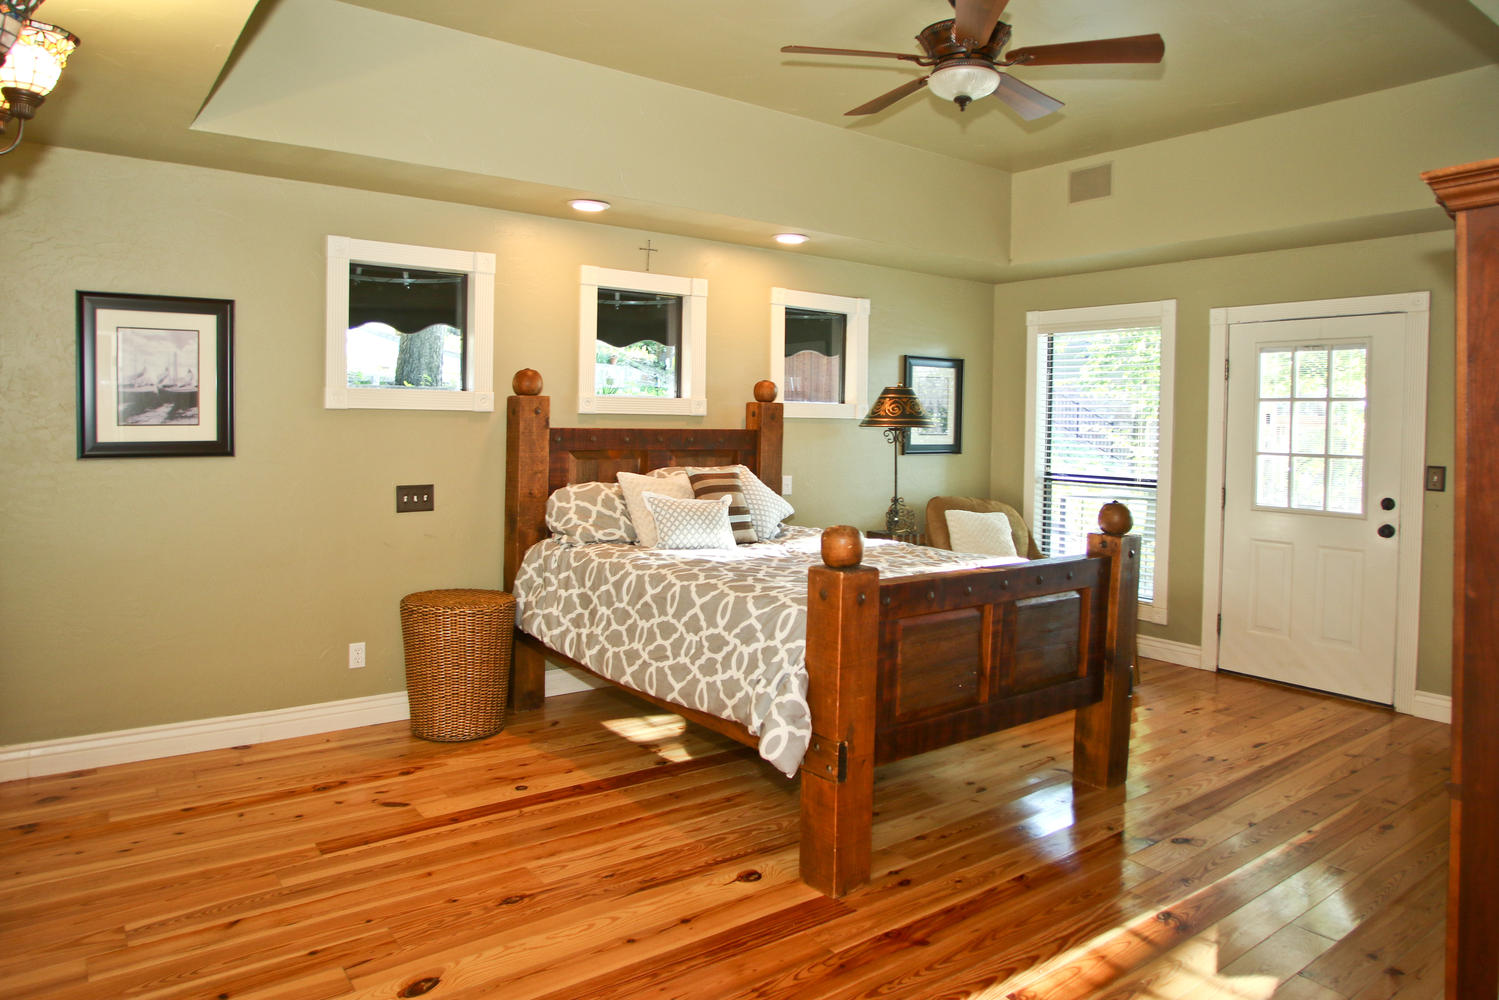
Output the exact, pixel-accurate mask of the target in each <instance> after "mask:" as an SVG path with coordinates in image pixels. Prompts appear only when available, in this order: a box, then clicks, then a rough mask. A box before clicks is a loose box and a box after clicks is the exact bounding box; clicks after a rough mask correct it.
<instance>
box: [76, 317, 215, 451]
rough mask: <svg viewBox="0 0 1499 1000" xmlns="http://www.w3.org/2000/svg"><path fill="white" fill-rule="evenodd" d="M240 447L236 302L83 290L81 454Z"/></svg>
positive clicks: (80, 376) (79, 346) (80, 395)
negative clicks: (236, 407)
mask: <svg viewBox="0 0 1499 1000" xmlns="http://www.w3.org/2000/svg"><path fill="white" fill-rule="evenodd" d="M233 454H234V301H233V300H232V299H200V298H189V297H185V296H178V295H135V294H129V293H123V292H83V291H80V292H78V457H79V458H166V457H174V456H187V455H233Z"/></svg>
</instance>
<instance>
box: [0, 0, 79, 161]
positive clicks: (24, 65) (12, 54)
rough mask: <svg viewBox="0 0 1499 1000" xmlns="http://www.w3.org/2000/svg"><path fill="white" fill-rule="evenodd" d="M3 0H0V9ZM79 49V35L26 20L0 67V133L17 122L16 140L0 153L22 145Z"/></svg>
mask: <svg viewBox="0 0 1499 1000" xmlns="http://www.w3.org/2000/svg"><path fill="white" fill-rule="evenodd" d="M5 4H6V0H0V7H3V6H4V5H5ZM33 6H34V5H33ZM77 47H78V36H76V35H74V34H73V33H72V32H70V31H66V30H64V29H62V28H59V27H57V26H56V25H52V24H47V23H45V22H43V21H27V22H26V23H25V24H24V25H23V26H22V28H21V30H20V32H19V35H18V37H17V38H16V42H15V44H14V45H12V46H11V47H10V51H9V52H7V53H6V56H5V64H4V65H3V66H0V95H3V96H4V98H5V106H4V109H3V110H0V130H3V129H4V127H5V125H6V124H8V123H9V121H10V119H12V118H15V119H18V120H19V122H20V124H18V125H17V126H16V137H15V139H13V140H12V141H11V143H10V145H8V146H6V147H5V148H4V149H0V154H3V153H9V152H10V151H11V150H12V149H15V148H16V146H18V145H19V144H20V142H21V134H22V132H23V131H24V129H25V127H26V123H27V122H28V121H30V120H31V119H32V118H34V117H36V109H37V108H39V107H40V106H41V104H42V102H43V101H44V100H46V98H47V95H48V94H50V93H52V88H53V87H55V86H57V80H58V78H59V77H60V76H62V69H63V67H64V66H66V65H67V64H68V56H70V55H72V54H73V50H74V49H76V48H77Z"/></svg>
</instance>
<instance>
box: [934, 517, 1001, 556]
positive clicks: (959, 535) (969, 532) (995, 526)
mask: <svg viewBox="0 0 1499 1000" xmlns="http://www.w3.org/2000/svg"><path fill="white" fill-rule="evenodd" d="M947 533H948V535H950V536H951V537H952V549H953V551H954V552H980V553H983V554H984V555H991V556H1014V555H1019V553H1018V552H1016V551H1015V534H1014V532H1013V531H1012V530H1011V529H1010V518H1009V516H1008V515H1007V514H1005V512H1004V511H1000V510H996V511H993V512H992V513H987V514H981V513H979V512H978V511H976V510H950V511H948V512H947Z"/></svg>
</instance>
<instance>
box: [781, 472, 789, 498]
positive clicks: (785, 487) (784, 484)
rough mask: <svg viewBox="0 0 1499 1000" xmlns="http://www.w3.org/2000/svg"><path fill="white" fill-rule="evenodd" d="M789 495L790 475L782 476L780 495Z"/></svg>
mask: <svg viewBox="0 0 1499 1000" xmlns="http://www.w3.org/2000/svg"><path fill="white" fill-rule="evenodd" d="M790 495H791V477H790V476H782V477H781V496H783V497H789V496H790Z"/></svg>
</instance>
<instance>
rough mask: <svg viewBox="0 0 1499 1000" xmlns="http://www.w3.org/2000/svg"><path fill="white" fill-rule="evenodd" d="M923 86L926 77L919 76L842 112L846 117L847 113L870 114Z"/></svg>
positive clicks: (883, 108)
mask: <svg viewBox="0 0 1499 1000" xmlns="http://www.w3.org/2000/svg"><path fill="white" fill-rule="evenodd" d="M925 86H926V77H924V76H923V77H919V78H918V79H915V80H912V81H911V82H910V83H903V84H901V85H900V86H899V87H896V88H895V89H894V90H892V91H890V92H889V93H888V94H881V95H880V96H879V97H876V98H875V99H874V100H872V101H870V102H869V103H868V104H861V105H859V106H858V107H857V108H854V109H853V110H852V111H845V112H843V114H844V116H845V117H847V116H849V115H872V114H874V113H875V112H876V111H884V110H885V109H886V108H888V107H889V106H890V105H892V104H894V103H895V102H896V101H898V100H900V99H901V98H902V97H909V96H911V95H912V94H914V93H916V92H917V91H918V90H920V89H921V88H922V87H925Z"/></svg>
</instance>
